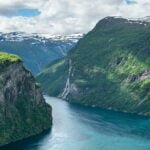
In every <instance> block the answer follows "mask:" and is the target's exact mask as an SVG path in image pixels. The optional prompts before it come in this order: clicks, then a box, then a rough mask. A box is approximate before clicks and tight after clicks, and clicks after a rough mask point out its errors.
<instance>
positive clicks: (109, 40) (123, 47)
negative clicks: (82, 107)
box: [37, 17, 150, 115]
mask: <svg viewBox="0 0 150 150" xmlns="http://www.w3.org/2000/svg"><path fill="white" fill-rule="evenodd" d="M37 80H38V81H39V82H40V83H41V85H42V88H43V90H44V91H46V92H47V93H48V94H49V95H52V96H60V97H62V98H63V99H66V100H68V101H71V102H76V103H81V104H86V105H93V106H98V107H101V108H106V109H112V110H116V111H124V112H131V113H137V114H141V115H150V22H146V21H144V20H127V19H123V18H114V17H107V18H104V19H103V20H101V21H100V22H99V23H98V24H97V25H96V27H95V28H94V29H93V30H92V31H91V32H89V33H88V34H87V35H86V36H85V37H84V38H83V39H81V40H80V41H79V42H78V44H77V45H76V46H75V47H74V48H73V49H72V50H71V51H70V52H69V55H68V57H67V58H66V59H64V60H61V61H58V62H56V63H54V64H51V65H49V66H48V68H46V69H45V70H44V71H43V72H42V73H40V74H39V75H38V76H37ZM46 81H49V84H48V83H47V82H46Z"/></svg>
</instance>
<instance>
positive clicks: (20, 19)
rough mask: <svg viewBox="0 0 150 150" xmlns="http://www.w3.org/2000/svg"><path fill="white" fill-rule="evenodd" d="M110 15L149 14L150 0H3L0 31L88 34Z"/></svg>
mask: <svg viewBox="0 0 150 150" xmlns="http://www.w3.org/2000/svg"><path fill="white" fill-rule="evenodd" d="M107 16H122V17H124V18H141V17H145V16H150V0H0V32H28V33H41V34H50V35H58V34H60V35H66V34H74V33H86V32H88V31H89V30H91V29H92V28H93V27H94V26H95V24H96V23H97V22H98V21H99V20H100V19H102V18H104V17H107Z"/></svg>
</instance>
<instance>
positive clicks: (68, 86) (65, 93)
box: [59, 60, 72, 99]
mask: <svg viewBox="0 0 150 150" xmlns="http://www.w3.org/2000/svg"><path fill="white" fill-rule="evenodd" d="M71 71H72V61H71V60H69V71H68V77H67V81H66V86H65V88H64V90H63V93H62V94H61V95H60V96H59V97H61V98H62V99H66V97H67V96H68V94H69V92H70V75H71Z"/></svg>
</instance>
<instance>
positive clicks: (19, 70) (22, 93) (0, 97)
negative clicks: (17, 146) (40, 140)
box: [0, 52, 52, 146]
mask: <svg viewBox="0 0 150 150" xmlns="http://www.w3.org/2000/svg"><path fill="white" fill-rule="evenodd" d="M51 125H52V116H51V107H50V106H49V105H48V104H46V102H45V100H44V98H43V96H42V94H41V92H40V89H39V87H38V86H37V85H36V83H35V79H34V78H33V76H32V75H31V73H30V72H29V71H27V70H26V69H25V68H24V67H23V64H22V62H21V60H20V58H19V57H18V56H16V55H11V54H7V53H3V52H0V146H2V145H5V144H8V143H11V142H15V141H17V140H21V139H24V138H27V137H30V136H33V135H36V134H39V133H41V132H42V131H44V130H47V129H49V128H50V127H51Z"/></svg>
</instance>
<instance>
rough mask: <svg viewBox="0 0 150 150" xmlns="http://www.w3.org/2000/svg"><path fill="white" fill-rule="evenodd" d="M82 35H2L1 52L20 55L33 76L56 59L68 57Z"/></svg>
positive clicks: (0, 35) (18, 33)
mask: <svg viewBox="0 0 150 150" xmlns="http://www.w3.org/2000/svg"><path fill="white" fill-rule="evenodd" d="M81 37H82V35H81V34H75V35H68V36H49V37H45V35H38V34H26V33H20V32H12V33H0V48H1V50H0V51H4V52H9V53H13V54H17V55H19V56H20V57H21V58H22V59H23V61H24V65H25V66H26V68H28V69H29V70H30V71H31V72H32V73H33V74H36V73H38V72H40V71H41V70H42V69H43V68H44V67H45V66H46V65H47V64H49V63H50V62H52V61H53V60H55V59H59V58H62V57H64V56H66V54H67V52H68V50H70V49H71V48H72V47H73V46H74V45H75V44H76V43H77V41H78V40H79V39H80V38H81Z"/></svg>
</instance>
